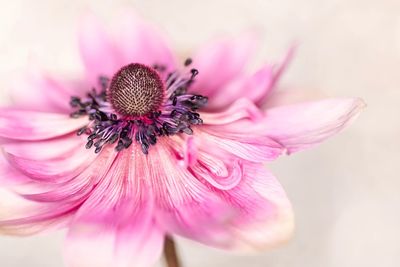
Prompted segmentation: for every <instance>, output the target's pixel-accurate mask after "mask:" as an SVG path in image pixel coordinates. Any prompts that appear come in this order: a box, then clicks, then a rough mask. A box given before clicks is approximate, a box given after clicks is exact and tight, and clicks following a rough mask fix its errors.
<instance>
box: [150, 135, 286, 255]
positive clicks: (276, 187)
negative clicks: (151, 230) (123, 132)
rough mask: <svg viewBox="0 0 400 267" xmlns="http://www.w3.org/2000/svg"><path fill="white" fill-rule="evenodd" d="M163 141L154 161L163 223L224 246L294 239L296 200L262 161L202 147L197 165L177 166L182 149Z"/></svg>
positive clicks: (255, 245) (244, 246)
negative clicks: (292, 202)
mask: <svg viewBox="0 0 400 267" xmlns="http://www.w3.org/2000/svg"><path fill="white" fill-rule="evenodd" d="M161 142H162V144H158V146H157V151H156V152H154V150H152V153H150V154H149V161H150V162H149V164H151V165H150V166H152V175H151V184H152V188H153V191H154V196H155V201H156V216H157V221H158V222H159V224H160V225H161V226H162V227H163V228H165V230H166V231H168V232H169V233H172V234H178V235H182V236H185V237H188V238H190V239H194V240H197V241H199V242H201V243H204V244H207V245H210V246H215V247H218V248H224V249H246V250H249V249H261V248H265V247H270V246H274V245H277V244H278V243H280V242H283V241H284V240H286V239H288V238H289V236H290V235H291V232H292V228H293V214H292V210H291V206H290V203H289V201H288V199H287V197H286V195H285V193H284V191H283V189H282V187H281V186H280V184H279V183H278V182H277V181H276V179H275V178H274V177H273V176H272V175H271V174H270V173H269V172H267V171H266V170H265V169H264V168H263V167H262V165H259V164H251V163H249V162H246V161H242V160H240V159H237V158H234V157H232V156H229V154H227V153H223V151H221V150H220V152H221V154H220V155H218V156H219V157H217V156H214V155H213V154H210V153H207V152H209V151H214V149H213V148H212V147H208V148H209V149H208V150H206V149H205V148H202V147H199V148H198V160H197V161H196V163H194V164H193V165H192V166H189V167H188V168H182V167H177V166H179V165H180V164H179V161H180V159H179V158H180V157H179V156H178V157H177V155H181V153H182V151H179V150H176V149H177V148H176V147H174V146H172V147H170V149H171V150H169V149H168V145H167V144H166V143H164V142H163V141H161ZM169 142H171V141H170V140H169ZM215 153H218V151H217V152H215ZM262 226H264V227H262ZM256 232H257V233H258V235H256ZM246 233H248V234H246Z"/></svg>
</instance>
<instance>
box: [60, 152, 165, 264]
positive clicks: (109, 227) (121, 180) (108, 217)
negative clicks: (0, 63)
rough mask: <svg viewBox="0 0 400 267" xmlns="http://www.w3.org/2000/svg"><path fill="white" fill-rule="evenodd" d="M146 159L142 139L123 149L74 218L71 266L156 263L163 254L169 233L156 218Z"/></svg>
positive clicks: (67, 252)
mask: <svg viewBox="0 0 400 267" xmlns="http://www.w3.org/2000/svg"><path fill="white" fill-rule="evenodd" d="M133 156H135V160H134V161H133V160H132V157H133ZM145 160H146V159H145V155H143V153H142V152H141V151H137V148H136V145H133V146H132V147H131V148H130V149H128V150H125V151H122V152H120V153H119V154H118V155H117V158H116V161H115V162H114V164H113V166H112V167H111V169H110V170H109V172H108V174H107V175H106V176H105V177H104V178H102V179H101V180H100V181H99V183H98V185H97V186H96V188H95V189H94V191H93V193H92V194H91V195H90V197H89V198H88V199H87V200H86V201H85V203H84V204H83V205H82V206H81V208H80V209H79V211H78V213H77V214H76V216H75V218H74V220H73V222H72V223H71V227H70V230H69V232H68V236H67V242H66V247H65V256H66V263H67V266H69V267H81V266H82V267H86V266H96V267H114V266H115V267H126V266H132V267H133V266H137V267H146V266H149V267H150V266H152V264H154V262H155V261H156V260H157V259H158V257H159V256H160V254H161V251H162V246H163V239H164V233H163V231H161V230H160V228H159V227H158V226H157V225H156V223H155V222H154V221H153V219H152V214H153V213H152V211H153V198H152V195H151V191H150V190H149V187H148V185H147V184H146V179H145V177H147V175H146V172H147V168H146V166H143V165H142V164H143V163H144V161H145Z"/></svg>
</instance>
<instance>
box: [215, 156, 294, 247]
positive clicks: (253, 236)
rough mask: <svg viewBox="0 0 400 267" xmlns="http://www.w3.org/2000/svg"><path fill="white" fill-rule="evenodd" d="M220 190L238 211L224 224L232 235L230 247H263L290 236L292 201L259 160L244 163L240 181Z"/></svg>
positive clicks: (292, 222)
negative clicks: (233, 185) (231, 219)
mask: <svg viewBox="0 0 400 267" xmlns="http://www.w3.org/2000/svg"><path fill="white" fill-rule="evenodd" d="M220 194H221V195H222V196H223V198H224V199H226V201H228V202H229V203H230V204H231V205H232V206H233V207H235V208H236V211H237V216H236V217H235V220H234V221H233V222H231V223H230V224H229V225H228V226H227V228H228V229H229V230H230V231H232V234H233V236H234V238H233V241H232V243H231V247H230V248H231V249H234V250H247V251H253V250H264V249H267V248H271V247H275V246H277V245H280V244H281V243H284V242H286V241H287V240H288V239H289V238H290V237H291V236H292V233H293V228H294V219H293V210H292V207H291V204H290V202H289V200H288V198H287V196H286V194H285V192H284V190H283V188H282V186H281V185H280V184H279V182H278V181H277V180H276V178H275V177H274V176H273V175H272V174H271V173H270V172H269V171H268V170H267V169H266V168H265V167H264V166H262V165H261V164H245V165H244V177H243V179H242V181H241V183H240V184H239V185H238V186H237V187H235V188H233V189H232V190H230V191H223V192H220Z"/></svg>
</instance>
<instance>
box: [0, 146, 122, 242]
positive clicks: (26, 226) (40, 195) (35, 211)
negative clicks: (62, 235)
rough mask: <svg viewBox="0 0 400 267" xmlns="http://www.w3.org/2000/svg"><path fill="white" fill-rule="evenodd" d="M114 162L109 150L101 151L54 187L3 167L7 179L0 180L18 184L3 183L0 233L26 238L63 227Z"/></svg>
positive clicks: (8, 166)
mask: <svg viewBox="0 0 400 267" xmlns="http://www.w3.org/2000/svg"><path fill="white" fill-rule="evenodd" d="M107 151H108V153H107ZM110 152H111V153H110ZM114 158H115V153H114V151H113V150H112V149H110V150H106V151H103V152H102V153H101V154H100V155H99V156H98V158H97V160H96V161H95V162H94V163H93V164H91V165H90V166H89V167H88V168H87V169H85V170H84V171H82V173H80V174H79V175H77V176H76V177H73V178H71V179H70V180H68V181H65V180H63V181H57V183H53V184H48V183H41V182H34V181H32V180H31V178H30V177H27V176H26V175H24V174H23V173H21V172H20V171H18V170H16V169H15V168H13V167H12V166H10V165H6V164H2V166H1V167H2V173H1V174H2V176H3V175H5V176H6V177H2V180H6V181H10V180H11V181H12V180H18V181H21V182H19V183H18V182H15V183H8V184H3V183H2V188H4V186H6V187H7V191H5V190H4V193H3V191H2V193H1V194H0V195H1V196H0V197H1V201H0V202H1V205H0V207H1V208H0V232H2V233H5V234H14V235H28V234H34V233H37V232H42V231H47V230H51V229H54V228H60V227H63V226H66V225H67V224H68V223H69V221H70V219H71V216H72V215H73V214H74V213H75V212H76V211H77V209H78V207H79V206H80V205H81V204H82V203H83V202H84V201H85V200H86V199H87V198H88V196H89V195H90V194H91V192H92V191H93V189H94V187H95V185H96V184H97V183H98V180H100V179H102V177H103V176H104V175H105V174H106V173H107V172H108V170H109V168H110V166H111V163H112V162H113V161H114ZM5 163H7V162H5ZM5 170H8V171H5ZM2 188H0V190H2Z"/></svg>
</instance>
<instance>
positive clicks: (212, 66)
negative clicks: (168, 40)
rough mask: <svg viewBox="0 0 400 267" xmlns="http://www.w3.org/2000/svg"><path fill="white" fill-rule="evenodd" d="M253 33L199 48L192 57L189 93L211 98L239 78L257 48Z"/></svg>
mask: <svg viewBox="0 0 400 267" xmlns="http://www.w3.org/2000/svg"><path fill="white" fill-rule="evenodd" d="M257 43H258V42H257V37H256V34H255V33H254V32H247V33H244V34H242V35H241V36H239V37H237V38H235V39H223V40H218V41H216V42H214V43H211V44H209V45H206V46H204V47H203V48H201V49H200V50H199V51H198V52H197V53H196V54H195V56H194V57H193V67H195V68H197V69H198V70H199V72H200V75H198V76H197V77H196V82H195V83H194V84H193V87H192V89H191V90H192V91H193V92H196V93H199V94H201V95H206V96H208V97H210V99H212V96H213V95H214V94H215V93H216V92H217V91H218V90H220V89H221V87H223V86H224V85H225V84H227V83H228V82H229V81H230V80H232V79H234V78H235V77H236V76H238V75H240V74H241V73H242V72H243V70H244V68H245V66H246V64H247V62H248V61H249V59H250V58H251V56H252V55H253V53H254V52H255V50H256V47H257Z"/></svg>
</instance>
